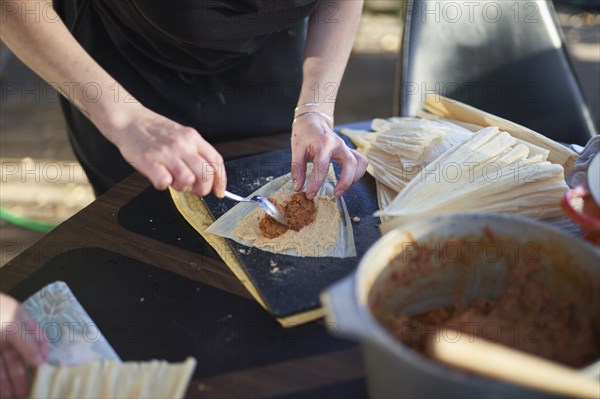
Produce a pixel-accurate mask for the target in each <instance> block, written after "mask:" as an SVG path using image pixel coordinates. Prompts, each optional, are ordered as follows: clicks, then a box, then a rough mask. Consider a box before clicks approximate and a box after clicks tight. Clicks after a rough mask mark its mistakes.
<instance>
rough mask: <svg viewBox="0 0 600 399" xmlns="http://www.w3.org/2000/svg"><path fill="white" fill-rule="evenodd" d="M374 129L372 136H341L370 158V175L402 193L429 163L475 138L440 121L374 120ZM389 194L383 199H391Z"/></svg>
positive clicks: (361, 133) (344, 131) (362, 133)
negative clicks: (345, 137) (470, 138)
mask: <svg viewBox="0 0 600 399" xmlns="http://www.w3.org/2000/svg"><path fill="white" fill-rule="evenodd" d="M371 128H372V130H373V131H372V132H370V131H366V130H352V129H342V130H341V133H342V134H344V135H346V136H348V137H349V138H350V140H352V142H353V143H354V145H356V147H357V150H358V151H359V152H360V153H361V154H363V155H364V156H365V157H366V158H367V160H368V161H369V166H368V168H367V171H368V172H369V174H371V175H372V176H373V177H374V178H375V179H376V180H377V181H378V182H380V183H382V184H384V185H385V186H386V187H387V188H388V189H389V190H392V191H395V192H400V191H402V189H403V188H404V187H405V186H406V184H408V182H410V181H411V180H412V179H413V178H414V177H415V176H416V175H417V174H419V172H420V171H421V169H422V168H423V167H424V166H425V165H427V164H428V163H429V162H431V161H433V160H434V159H435V158H437V157H438V156H439V155H441V154H442V153H443V152H444V151H446V150H447V149H449V148H451V147H452V146H454V145H456V144H458V143H461V142H463V141H465V140H467V139H468V138H469V137H470V136H471V135H472V134H471V132H470V131H468V130H467V129H465V128H463V127H460V126H458V125H455V124H453V123H451V122H449V121H445V120H440V119H438V120H425V119H418V118H408V117H396V118H390V119H374V120H373V122H372V124H371ZM389 190H388V193H382V196H385V195H389ZM378 192H379V190H378Z"/></svg>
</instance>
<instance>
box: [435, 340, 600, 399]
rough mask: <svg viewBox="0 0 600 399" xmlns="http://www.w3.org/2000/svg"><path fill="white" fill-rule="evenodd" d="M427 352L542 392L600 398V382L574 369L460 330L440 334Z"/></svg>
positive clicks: (489, 375)
mask: <svg viewBox="0 0 600 399" xmlns="http://www.w3.org/2000/svg"><path fill="white" fill-rule="evenodd" d="M427 352H428V353H429V355H430V356H431V357H432V358H434V359H436V360H438V361H440V362H443V363H446V364H450V365H452V366H456V367H460V368H462V369H465V370H469V371H471V372H474V373H478V374H482V375H485V376H488V377H493V378H497V379H500V380H503V381H507V382H510V383H514V384H518V385H523V386H526V387H529V388H533V389H538V390H540V391H546V392H550V393H553V394H559V395H566V396H569V397H578V398H600V381H598V380H596V379H590V378H587V377H585V376H584V375H582V374H580V373H579V372H578V371H577V370H575V369H572V368H569V367H566V366H562V365H560V364H558V363H555V362H552V361H549V360H546V359H542V358H540V357H537V356H534V355H530V354H528V353H524V352H521V351H517V350H514V349H511V348H508V347H506V346H503V345H500V344H494V343H490V342H487V341H485V340H483V339H480V338H475V337H473V336H471V335H467V334H463V333H460V332H457V331H453V330H442V331H438V333H437V334H436V335H435V336H434V337H432V338H431V339H429V340H428V341H427Z"/></svg>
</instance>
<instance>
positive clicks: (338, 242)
mask: <svg viewBox="0 0 600 399" xmlns="http://www.w3.org/2000/svg"><path fill="white" fill-rule="evenodd" d="M312 170H313V164H312V163H309V164H308V165H307V173H306V176H307V177H306V179H307V180H306V182H308V179H310V175H311V173H312ZM306 182H305V185H306ZM335 184H336V178H335V173H334V171H333V167H331V166H330V168H329V171H328V175H327V178H326V180H325V182H324V183H323V185H322V186H321V188H320V189H319V192H318V193H317V196H316V197H315V199H317V200H321V201H323V202H325V201H327V202H329V204H331V203H333V206H328V207H326V208H324V209H333V212H335V214H333V213H332V214H331V215H329V214H326V215H325V216H326V217H323V218H322V220H323V225H315V223H319V215H318V214H317V220H315V222H314V223H313V224H311V225H309V226H307V227H305V228H304V229H303V230H301V231H300V232H294V231H288V232H286V233H284V234H283V235H281V236H280V237H277V238H274V239H272V240H271V241H269V240H266V239H265V240H263V239H261V238H260V237H259V236H258V235H254V239H252V238H249V237H251V235H247V234H243V235H240V231H239V229H238V227H240V226H248V225H253V227H256V228H258V220H257V219H256V217H257V215H260V216H261V217H262V215H264V212H263V211H261V210H260V209H259V208H257V206H256V205H255V204H253V203H248V202H240V203H239V204H237V205H235V206H234V207H233V208H231V209H230V210H229V211H227V212H226V213H225V214H224V215H222V216H221V217H220V218H219V219H217V220H216V221H215V222H214V223H213V224H212V225H210V226H209V227H208V228H207V229H206V232H207V233H210V234H216V235H218V236H221V237H225V238H229V239H231V240H234V241H236V242H238V243H239V244H242V245H245V246H247V247H254V248H257V249H260V250H262V251H266V252H271V253H277V254H283V255H289V256H298V257H332V258H347V257H354V256H356V246H355V244H354V232H353V230H352V223H351V222H350V215H349V214H348V210H347V209H346V203H345V202H344V199H343V198H334V196H333V189H334V186H335ZM292 186H293V182H292V179H291V175H290V174H289V173H288V174H287V175H284V176H281V177H278V178H277V179H275V180H273V181H271V182H269V183H267V184H265V185H264V186H262V187H261V188H259V189H258V190H257V191H255V192H254V193H252V194H249V195H248V197H254V196H256V195H259V196H262V197H270V196H275V197H277V196H278V194H281V193H291V192H292V191H293V189H292ZM239 194H242V195H245V194H246V193H239ZM317 207H319V204H317ZM318 212H319V211H318ZM332 220H335V223H336V224H335V225H333V229H334V231H333V234H332V237H324V231H325V230H326V231H330V230H331V229H330V227H331V225H330V224H329V222H331V221H332ZM326 225H327V226H326ZM325 227H327V228H325ZM304 230H309V233H310V234H309V235H308V236H306V235H301V234H300V233H304ZM313 231H314V234H313ZM296 233H298V234H296ZM302 238H303V239H302ZM240 253H241V254H249V253H250V248H248V249H247V250H246V249H244V250H243V252H240Z"/></svg>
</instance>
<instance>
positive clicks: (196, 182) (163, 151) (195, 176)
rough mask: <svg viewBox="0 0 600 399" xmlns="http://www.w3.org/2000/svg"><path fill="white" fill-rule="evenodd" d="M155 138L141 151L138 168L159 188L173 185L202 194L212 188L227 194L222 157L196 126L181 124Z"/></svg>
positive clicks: (219, 194) (206, 193)
mask: <svg viewBox="0 0 600 399" xmlns="http://www.w3.org/2000/svg"><path fill="white" fill-rule="evenodd" d="M169 127H170V128H172V126H169ZM163 134H165V133H163ZM155 141H156V142H154V141H153V142H151V145H150V147H149V148H147V149H146V150H145V151H142V152H141V155H140V162H139V164H140V168H139V170H140V172H141V173H142V174H144V175H145V176H147V177H148V179H149V180H150V181H151V182H152V185H153V186H154V187H155V188H156V189H157V190H164V189H166V188H167V187H168V186H171V187H173V188H174V189H175V190H177V191H192V192H194V193H195V194H198V195H200V196H205V195H208V194H209V193H210V192H211V191H212V192H214V194H215V195H216V196H217V197H219V198H222V197H223V196H224V191H225V188H226V186H227V174H226V172H225V167H224V165H223V158H222V157H221V154H219V153H218V152H217V150H215V149H214V147H213V146H211V145H210V144H209V143H208V142H207V141H206V140H204V139H203V138H202V137H201V136H200V134H199V133H198V132H197V131H196V130H194V129H191V128H186V127H181V126H179V128H177V127H176V128H175V129H174V130H173V129H172V131H170V132H169V134H168V135H167V136H166V137H163V136H160V137H158V138H156V139H155Z"/></svg>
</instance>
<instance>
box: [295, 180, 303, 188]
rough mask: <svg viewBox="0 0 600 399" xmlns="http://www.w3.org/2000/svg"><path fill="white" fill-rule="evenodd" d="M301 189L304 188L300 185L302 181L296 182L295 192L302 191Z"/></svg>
mask: <svg viewBox="0 0 600 399" xmlns="http://www.w3.org/2000/svg"><path fill="white" fill-rule="evenodd" d="M301 188H302V186H301V184H300V180H296V181H295V182H294V191H300V189H301Z"/></svg>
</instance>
